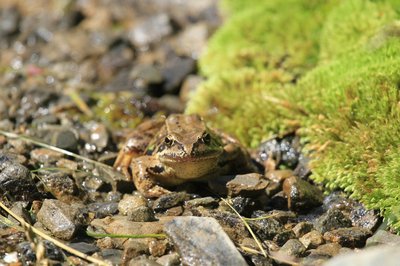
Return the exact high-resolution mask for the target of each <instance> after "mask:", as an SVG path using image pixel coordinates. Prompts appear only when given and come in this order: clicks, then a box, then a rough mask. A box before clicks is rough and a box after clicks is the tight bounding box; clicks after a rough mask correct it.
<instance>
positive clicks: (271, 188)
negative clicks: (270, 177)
mask: <svg viewBox="0 0 400 266" xmlns="http://www.w3.org/2000/svg"><path fill="white" fill-rule="evenodd" d="M281 190H282V184H280V183H278V182H274V181H269V184H268V186H267V188H266V189H265V195H266V196H268V197H270V198H272V197H273V196H274V195H275V194H276V193H278V192H280V191H281ZM285 204H286V201H285ZM286 205H287V204H286Z"/></svg>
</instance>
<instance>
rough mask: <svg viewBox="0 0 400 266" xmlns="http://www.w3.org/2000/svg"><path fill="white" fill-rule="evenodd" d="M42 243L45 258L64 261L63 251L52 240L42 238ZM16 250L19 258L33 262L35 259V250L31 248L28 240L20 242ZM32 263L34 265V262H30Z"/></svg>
mask: <svg viewBox="0 0 400 266" xmlns="http://www.w3.org/2000/svg"><path fill="white" fill-rule="evenodd" d="M42 243H43V248H44V256H45V257H46V258H47V259H50V260H56V261H64V253H63V251H62V250H61V249H60V248H59V247H57V246H56V245H54V244H53V242H50V241H48V240H44V241H43V242H42ZM17 250H18V253H19V254H18V255H19V257H20V259H21V258H22V259H23V260H24V261H26V262H35V261H36V252H37V250H34V249H33V248H32V244H31V243H30V242H22V243H20V244H19V245H18V247H17ZM27 264H28V263H27ZM32 265H35V264H32Z"/></svg>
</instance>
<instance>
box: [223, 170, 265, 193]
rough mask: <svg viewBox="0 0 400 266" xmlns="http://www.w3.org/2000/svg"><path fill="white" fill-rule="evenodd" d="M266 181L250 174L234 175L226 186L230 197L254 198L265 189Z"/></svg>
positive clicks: (260, 176) (258, 175) (257, 175)
mask: <svg viewBox="0 0 400 266" xmlns="http://www.w3.org/2000/svg"><path fill="white" fill-rule="evenodd" d="M267 186H268V181H267V180H265V179H264V178H263V176H262V175H261V174H257V173H250V174H243V175H236V176H235V178H234V179H232V180H231V181H229V182H228V183H227V184H226V187H227V188H228V194H229V195H230V196H238V195H240V196H242V197H254V196H257V195H259V194H261V193H262V192H264V190H265V189H266V187H267Z"/></svg>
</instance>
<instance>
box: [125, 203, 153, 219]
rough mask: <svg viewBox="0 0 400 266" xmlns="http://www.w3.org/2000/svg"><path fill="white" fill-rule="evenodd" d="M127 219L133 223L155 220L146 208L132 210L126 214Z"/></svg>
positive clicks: (150, 210) (150, 211)
mask: <svg viewBox="0 0 400 266" xmlns="http://www.w3.org/2000/svg"><path fill="white" fill-rule="evenodd" d="M128 217H129V219H130V220H131V221H134V222H151V221H155V220H156V218H155V216H154V212H153V210H152V209H150V208H149V207H147V206H142V207H137V208H136V209H133V210H132V211H130V212H129V213H128Z"/></svg>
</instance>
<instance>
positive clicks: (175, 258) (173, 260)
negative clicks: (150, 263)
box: [156, 252, 181, 266]
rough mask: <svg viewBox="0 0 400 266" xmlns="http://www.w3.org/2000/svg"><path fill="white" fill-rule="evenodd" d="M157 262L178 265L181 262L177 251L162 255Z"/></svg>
mask: <svg viewBox="0 0 400 266" xmlns="http://www.w3.org/2000/svg"><path fill="white" fill-rule="evenodd" d="M156 262H157V263H159V264H161V265H164V266H178V265H180V263H181V261H180V257H179V254H178V253H176V252H173V253H170V254H167V255H164V256H161V257H159V258H158V259H157V260H156Z"/></svg>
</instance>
